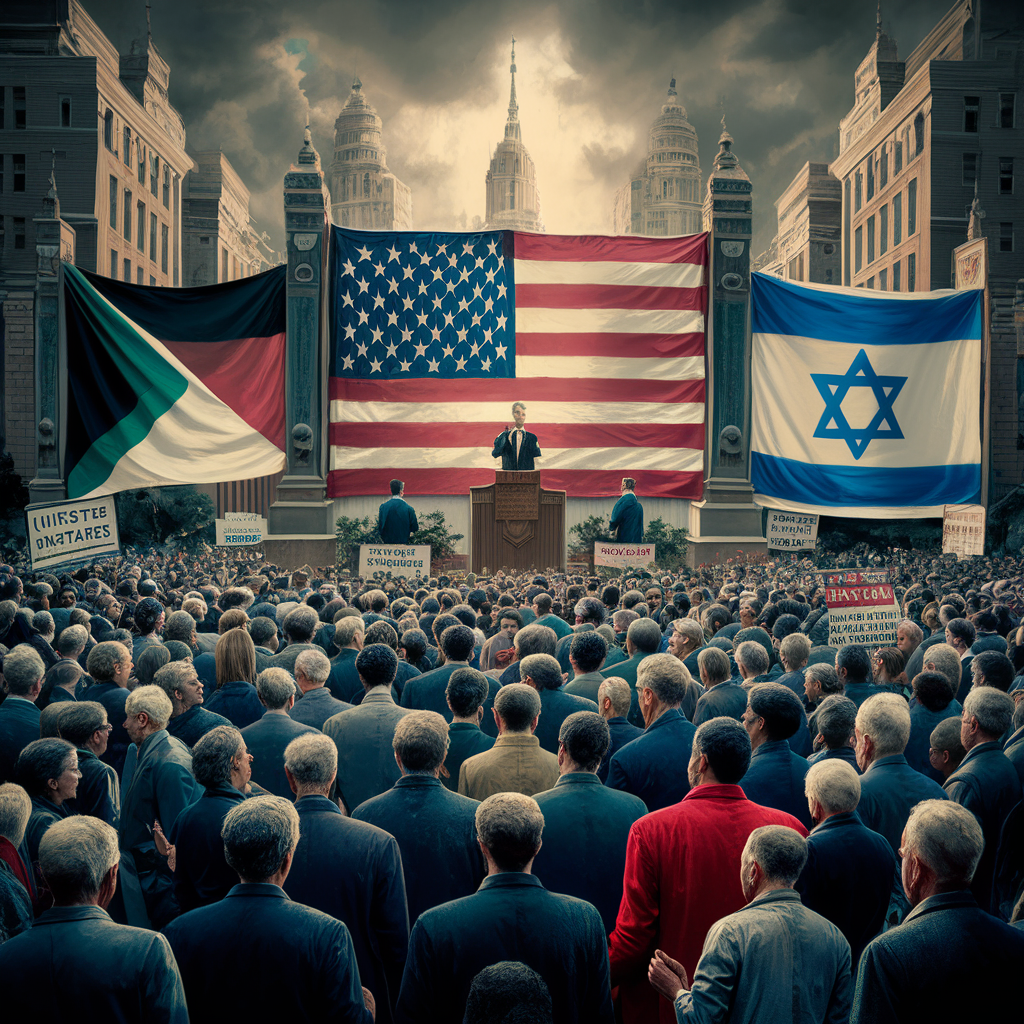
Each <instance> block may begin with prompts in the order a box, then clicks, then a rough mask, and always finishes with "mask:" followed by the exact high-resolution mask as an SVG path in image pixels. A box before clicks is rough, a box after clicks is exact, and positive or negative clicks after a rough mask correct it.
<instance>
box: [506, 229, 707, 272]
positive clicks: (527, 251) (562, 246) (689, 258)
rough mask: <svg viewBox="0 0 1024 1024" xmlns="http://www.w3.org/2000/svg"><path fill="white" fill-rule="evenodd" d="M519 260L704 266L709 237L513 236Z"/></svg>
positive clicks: (517, 234)
mask: <svg viewBox="0 0 1024 1024" xmlns="http://www.w3.org/2000/svg"><path fill="white" fill-rule="evenodd" d="M514 236H515V256H516V259H519V260H559V261H561V262H565V263H580V262H586V263H696V264H698V265H699V266H702V267H703V266H706V265H707V252H708V236H707V234H700V235H683V236H682V237H679V238H644V237H639V236H633V235H532V234H526V233H523V232H519V231H516V232H514Z"/></svg>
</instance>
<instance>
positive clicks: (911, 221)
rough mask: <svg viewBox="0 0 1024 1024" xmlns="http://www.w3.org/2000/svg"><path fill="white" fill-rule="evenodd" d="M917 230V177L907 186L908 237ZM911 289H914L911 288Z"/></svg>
mask: <svg viewBox="0 0 1024 1024" xmlns="http://www.w3.org/2000/svg"><path fill="white" fill-rule="evenodd" d="M915 231H917V178H911V180H910V184H909V185H908V186H907V238H909V237H910V236H911V235H912V234H913V233H914V232H915ZM910 291H913V289H912V288H911V289H910Z"/></svg>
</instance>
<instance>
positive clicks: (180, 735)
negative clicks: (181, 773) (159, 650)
mask: <svg viewBox="0 0 1024 1024" xmlns="http://www.w3.org/2000/svg"><path fill="white" fill-rule="evenodd" d="M153 683H154V685H156V686H159V687H160V689H161V690H163V691H164V693H166V694H167V696H168V697H170V698H171V706H172V708H173V711H172V712H171V720H170V721H169V722H168V723H167V731H168V732H169V733H170V734H171V735H172V736H173V737H174V738H175V739H179V740H181V742H182V743H184V744H185V746H186V747H194V746H195V745H196V744H197V743H198V742H199V740H200V739H201V738H202V737H203V736H205V735H206V734H207V733H208V732H209V731H210V730H211V729H216V728H217V726H218V725H231V722H230V721H228V719H226V718H225V717H224V716H223V715H218V714H217V713H216V712H213V711H207V710H206V708H204V707H203V701H204V698H203V690H204V687H203V682H202V680H201V679H200V678H199V676H198V675H197V674H196V670H195V667H194V666H193V664H192V662H190V661H172V662H171V663H170V664H169V665H164V666H163V667H162V668H160V669H158V670H157V672H156V674H155V675H154V676H153Z"/></svg>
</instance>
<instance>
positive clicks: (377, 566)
mask: <svg viewBox="0 0 1024 1024" xmlns="http://www.w3.org/2000/svg"><path fill="white" fill-rule="evenodd" d="M375 572H389V573H391V575H392V576H429V575H430V545H429V544H360V545H359V575H360V576H372V575H373V574H374V573H375Z"/></svg>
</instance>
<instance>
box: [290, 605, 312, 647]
mask: <svg viewBox="0 0 1024 1024" xmlns="http://www.w3.org/2000/svg"><path fill="white" fill-rule="evenodd" d="M282 626H283V629H284V633H285V636H287V637H288V639H289V640H291V641H292V643H296V644H308V643H309V642H310V640H312V639H313V634H314V633H316V631H317V630H318V629H319V628H320V616H319V615H318V614H317V613H316V609H314V608H310V607H309V605H305V604H301V605H299V607H298V608H296V609H294V611H290V612H289V613H288V614H287V615H286V616H285V617H284V622H283V623H282Z"/></svg>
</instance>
